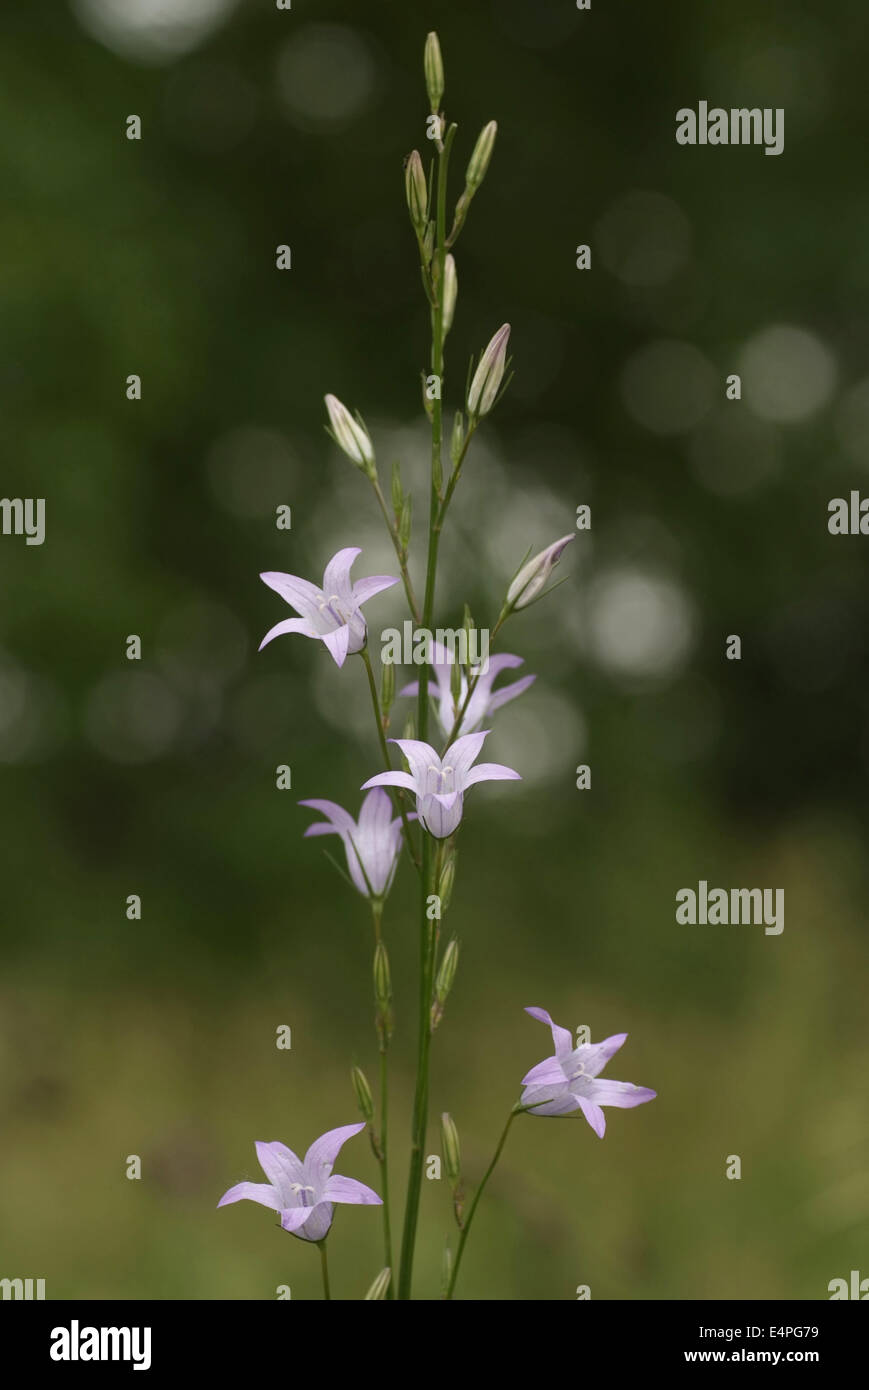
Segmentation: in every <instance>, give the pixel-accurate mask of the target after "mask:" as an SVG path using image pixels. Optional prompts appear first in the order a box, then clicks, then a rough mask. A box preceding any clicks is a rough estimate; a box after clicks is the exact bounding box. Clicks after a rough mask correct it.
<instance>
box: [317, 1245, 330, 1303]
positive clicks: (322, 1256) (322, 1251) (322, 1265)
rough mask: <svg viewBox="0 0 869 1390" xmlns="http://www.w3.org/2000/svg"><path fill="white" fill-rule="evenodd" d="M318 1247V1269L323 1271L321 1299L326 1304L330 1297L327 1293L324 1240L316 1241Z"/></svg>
mask: <svg viewBox="0 0 869 1390" xmlns="http://www.w3.org/2000/svg"><path fill="white" fill-rule="evenodd" d="M318 1246H319V1250H320V1268H321V1270H322V1271H323V1298H324V1300H325V1301H326V1302H328V1301H329V1299H331V1297H332V1295H331V1293H330V1292H329V1258H328V1256H327V1254H326V1242H325V1240H321V1241H318Z"/></svg>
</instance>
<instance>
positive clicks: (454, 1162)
mask: <svg viewBox="0 0 869 1390" xmlns="http://www.w3.org/2000/svg"><path fill="white" fill-rule="evenodd" d="M441 1148H442V1150H443V1155H444V1167H445V1168H446V1170H447V1178H448V1179H449V1183H450V1187H455V1186H456V1184H457V1183H458V1181H459V1178H460V1177H461V1175H462V1153H461V1148H460V1145H459V1131H458V1130H457V1129H456V1126H455V1121H454V1120H453V1119H452V1117H451V1116H450V1115H449V1114H447V1112H446V1111H444V1113H443V1114H442V1115H441Z"/></svg>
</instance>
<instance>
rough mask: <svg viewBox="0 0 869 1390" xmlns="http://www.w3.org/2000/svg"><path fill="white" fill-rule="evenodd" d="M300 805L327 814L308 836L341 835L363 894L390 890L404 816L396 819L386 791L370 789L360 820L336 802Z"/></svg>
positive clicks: (350, 865) (399, 846) (355, 880)
mask: <svg viewBox="0 0 869 1390" xmlns="http://www.w3.org/2000/svg"><path fill="white" fill-rule="evenodd" d="M299 805H300V806H310V807H311V810H312V811H322V813H323V815H324V816H326V817H327V819H326V820H324V821H316V822H315V823H314V824H313V825H309V826H308V828H307V830H306V831H305V835H306V836H307V835H340V836H341V839H342V841H343V844H344V852H345V853H346V855H347V868H348V869H349V870H350V877H351V878H352V880H353V882H354V884H355V886H356V887H357V888H358V889H359V892H360V893H363V894H364V895H365V896H366V897H370V896H372V895H373V896H374V897H375V898H381V897H383V895H384V894H385V893H388V892H389V889H390V887H391V885H392V880H393V878H394V876H395V867H396V865H397V863H398V856H399V854H400V853H401V816H395V817H394V818H393V815H392V803H391V801H390V799H389V795H388V793H387V792H385V791H383V790H382V789H381V788H380V787H375V788H374V789H373V790H372V791H370V792H369V793H368V795H367V796H366V798H365V800H364V801H363V802H362V809H361V810H360V812H359V820H358V821H355V820H354V819H353V817H352V816H351V815H350V812H349V811H345V810H344V807H343V806H338V805H337V803H336V802H334V801H300V802H299ZM366 879H367V882H366ZM369 885H370V891H369Z"/></svg>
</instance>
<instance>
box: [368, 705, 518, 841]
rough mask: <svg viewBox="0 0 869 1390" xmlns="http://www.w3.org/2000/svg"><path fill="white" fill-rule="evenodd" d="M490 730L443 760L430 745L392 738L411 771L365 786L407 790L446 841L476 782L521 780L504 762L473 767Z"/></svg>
mask: <svg viewBox="0 0 869 1390" xmlns="http://www.w3.org/2000/svg"><path fill="white" fill-rule="evenodd" d="M488 732H489V730H488V729H484V730H483V731H482V732H481V733H477V734H465V736H464V738H457V739H456V741H455V743H453V744H451V745H450V747H449V748H448V749H447V751H446V753H445V754H444V758H443V760H441V758H440V757H439V756H438V754H437V753H436V752H435V750H434V748H432V747H431V745H430V744H428V743H422V742H421V741H420V740H419V739H416V738H391V739H390V740H389V742H390V743H396V744H398V747H399V748H400V749H401V751H402V753H403V754H404V756H405V758H406V759H407V762H408V765H409V767H410V772H379V773H378V774H377V776H376V777H369V779H368V781H367V782H365V783H363V786H362V790H363V791H366V790H367V789H368V787H407V788H408V790H409V791H412V792H414V793H415V795H416V809H417V813H418V815H419V818H420V820H421V821H422V823H423V825H424V826H425V829H426V830H427V831H428V832H429V834H430V835H434V837H435V839H436V840H445V839H446V838H447V836H449V835H452V833H453V831H454V830H456V829H457V827H458V825H459V822H460V821H461V819H462V798H463V796H464V793H465V792H466V791H467V790H468V788H469V787H472V786H473V785H474V783H475V782H503V781H513V780H515V781H521V780H522V779H521V777H520V776H519V773H518V772H514V771H513V769H512V767H504V765H503V764H502V763H480V764H479V765H478V766H477V767H472V766H471V764H472V763H473V761H474V759H475V758H476V757H477V754H478V753H479V752H480V749H481V748H482V746H483V741H484V739H485V737H486V735H487V734H488Z"/></svg>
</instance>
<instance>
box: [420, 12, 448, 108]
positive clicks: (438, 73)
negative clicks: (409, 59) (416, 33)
mask: <svg viewBox="0 0 869 1390" xmlns="http://www.w3.org/2000/svg"><path fill="white" fill-rule="evenodd" d="M423 67H424V68H425V86H426V91H427V92H428V104H429V108H430V110H431V111H432V112H438V111H440V109H441V98H442V96H443V94H444V60H443V58H442V57H441V46H440V41H439V39H438V36H437V34H436V33H435V32H434V30H432V32H431V33H430V34H429V35H428V37H427V38H426V41H425V55H424V58H423Z"/></svg>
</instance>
